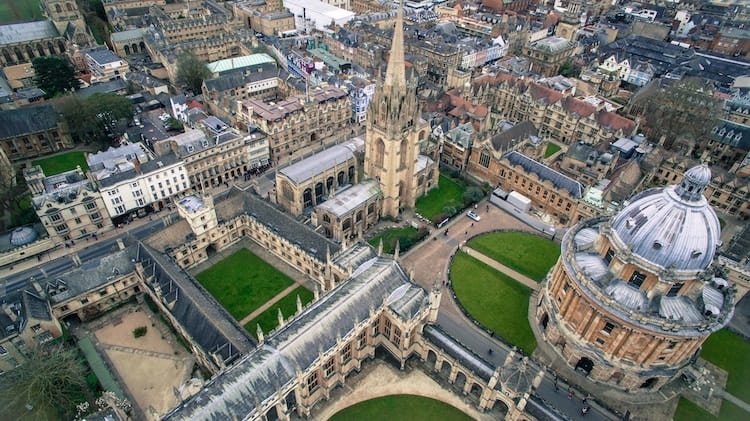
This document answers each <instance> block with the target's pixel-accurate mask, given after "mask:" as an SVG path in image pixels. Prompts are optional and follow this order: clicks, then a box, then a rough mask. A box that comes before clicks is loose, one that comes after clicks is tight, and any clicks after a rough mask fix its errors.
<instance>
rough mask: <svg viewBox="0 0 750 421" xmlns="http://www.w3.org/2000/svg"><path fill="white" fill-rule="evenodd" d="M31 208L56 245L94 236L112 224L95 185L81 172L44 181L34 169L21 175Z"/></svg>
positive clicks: (46, 178) (35, 167) (41, 172)
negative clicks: (27, 191) (29, 198)
mask: <svg viewBox="0 0 750 421" xmlns="http://www.w3.org/2000/svg"><path fill="white" fill-rule="evenodd" d="M23 176H24V178H26V183H27V184H28V186H29V190H31V194H32V197H31V204H32V206H34V211H36V214H37V216H39V220H40V221H41V222H42V224H43V225H44V228H45V229H46V230H47V233H48V234H49V237H50V239H52V240H53V241H54V243H55V244H63V243H67V242H68V241H70V240H78V239H82V238H88V237H90V236H96V235H97V234H101V233H103V232H106V231H108V230H110V229H112V221H111V220H110V214H109V212H108V211H107V207H106V206H105V204H104V201H103V199H102V195H101V193H100V192H99V190H98V188H97V186H96V184H94V183H93V182H92V181H91V180H89V179H88V178H87V177H86V175H85V174H84V173H83V171H82V170H81V167H78V168H76V169H75V170H71V171H67V172H64V173H60V174H55V175H51V176H49V177H45V175H44V171H42V167H40V166H39V165H35V166H33V167H31V168H27V169H26V170H24V173H23Z"/></svg>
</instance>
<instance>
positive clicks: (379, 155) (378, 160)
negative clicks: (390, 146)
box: [375, 138, 385, 167]
mask: <svg viewBox="0 0 750 421" xmlns="http://www.w3.org/2000/svg"><path fill="white" fill-rule="evenodd" d="M384 161H385V143H384V142H383V139H381V138H378V139H377V140H376V141H375V165H377V166H379V167H382V166H383V162H384Z"/></svg>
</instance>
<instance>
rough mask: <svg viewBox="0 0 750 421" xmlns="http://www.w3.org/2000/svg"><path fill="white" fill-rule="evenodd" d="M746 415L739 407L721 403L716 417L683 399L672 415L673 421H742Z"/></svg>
mask: <svg viewBox="0 0 750 421" xmlns="http://www.w3.org/2000/svg"><path fill="white" fill-rule="evenodd" d="M748 415H749V414H748V413H747V412H745V410H743V409H742V408H740V407H739V406H737V405H735V404H733V403H732V402H729V401H726V400H725V401H723V402H722V403H721V412H719V416H718V417H714V416H713V415H712V414H711V413H709V412H708V411H706V410H705V409H703V408H701V407H700V406H698V405H696V404H694V403H692V402H690V401H689V400H687V399H685V398H680V403H678V404H677V410H676V411H675V413H674V420H675V421H714V420H742V419H747V418H748Z"/></svg>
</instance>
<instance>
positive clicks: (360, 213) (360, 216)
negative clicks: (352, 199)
mask: <svg viewBox="0 0 750 421" xmlns="http://www.w3.org/2000/svg"><path fill="white" fill-rule="evenodd" d="M361 220H362V211H359V212H357V217H356V222H359V221H361Z"/></svg>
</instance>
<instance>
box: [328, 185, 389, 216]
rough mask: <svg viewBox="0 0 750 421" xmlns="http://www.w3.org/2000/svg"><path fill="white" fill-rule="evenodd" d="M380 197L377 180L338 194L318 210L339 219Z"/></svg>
mask: <svg viewBox="0 0 750 421" xmlns="http://www.w3.org/2000/svg"><path fill="white" fill-rule="evenodd" d="M379 195H382V192H381V191H380V184H379V183H378V182H377V181H376V180H366V181H363V182H361V183H359V184H357V185H354V186H352V187H350V188H348V189H346V190H344V191H343V192H341V193H337V194H336V196H335V197H334V198H333V199H328V200H326V201H325V202H323V203H321V204H320V205H318V206H317V208H318V209H322V210H324V211H326V212H329V213H331V214H333V215H336V216H337V217H342V216H345V215H347V214H349V213H350V212H352V211H353V210H354V209H356V208H357V207H358V206H360V205H361V204H362V203H365V202H367V201H368V200H370V199H372V198H373V197H376V196H379Z"/></svg>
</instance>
